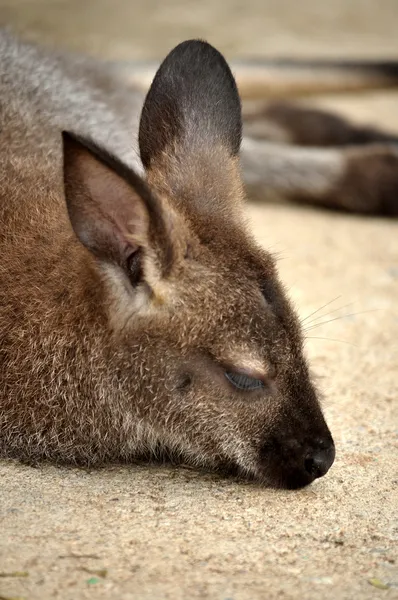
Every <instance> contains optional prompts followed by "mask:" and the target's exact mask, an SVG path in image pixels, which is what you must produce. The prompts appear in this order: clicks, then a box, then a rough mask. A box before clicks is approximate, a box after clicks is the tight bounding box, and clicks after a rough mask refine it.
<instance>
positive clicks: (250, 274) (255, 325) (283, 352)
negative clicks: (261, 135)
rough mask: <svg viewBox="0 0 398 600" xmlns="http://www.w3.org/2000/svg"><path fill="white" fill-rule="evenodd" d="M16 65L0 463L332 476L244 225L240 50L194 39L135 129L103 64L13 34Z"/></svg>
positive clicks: (258, 253)
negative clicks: (50, 51) (155, 465)
mask: <svg viewBox="0 0 398 600" xmlns="http://www.w3.org/2000/svg"><path fill="white" fill-rule="evenodd" d="M0 55H1V57H2V59H1V62H0V65H1V66H0V68H1V77H0V81H1V89H0V93H1V96H0V97H1V99H2V100H1V102H2V104H1V130H2V134H1V137H0V156H1V165H2V166H1V168H2V179H1V184H0V223H1V228H2V235H1V237H0V252H1V254H0V256H1V262H0V311H1V312H0V342H1V343H0V454H1V455H2V456H9V457H18V458H21V459H24V460H29V461H32V460H39V459H50V460H53V461H56V462H71V463H75V464H89V465H94V464H99V463H103V462H105V461H109V460H132V459H134V458H135V457H137V456H142V455H145V456H150V455H151V456H153V455H159V454H173V455H174V456H175V457H179V458H181V459H182V460H188V461H190V462H191V463H192V464H201V465H205V466H207V467H209V468H216V469H217V468H225V467H226V468H227V469H230V470H237V471H239V472H241V473H243V474H245V475H247V476H251V477H255V478H257V479H258V480H260V481H262V482H265V483H268V484H273V485H282V486H287V487H300V486H302V485H306V484H308V483H310V482H311V481H313V479H314V478H316V477H319V476H321V475H323V474H325V473H326V471H327V470H328V468H329V467H330V465H331V464H332V462H333V459H334V445H333V441H332V438H331V435H330V432H329V430H328V428H327V425H326V423H325V421H324V418H323V416H322V412H321V409H320V406H319V402H318V398H317V394H316V391H315V389H314V387H313V384H312V382H311V380H310V376H309V373H308V367H307V364H306V361H305V358H304V356H303V352H302V336H301V331H300V327H299V323H298V320H297V318H296V315H295V313H294V311H293V310H292V308H291V306H290V303H289V301H288V299H287V297H286V294H285V292H284V290H283V287H282V286H281V284H280V283H279V280H278V277H277V273H276V268H275V264H274V260H273V258H272V257H271V256H270V255H269V254H268V253H267V252H265V251H264V250H263V249H261V248H259V247H258V245H257V244H256V243H255V241H254V240H253V238H252V236H251V235H250V233H249V232H248V231H247V227H246V225H245V222H244V217H243V202H242V200H243V196H244V194H243V188H242V182H241V174H240V165H239V146H240V138H241V111H240V100H239V96H238V93H237V89H236V85H235V83H234V80H233V77H232V75H231V72H230V70H229V67H228V65H227V64H226V62H225V60H224V59H223V57H222V56H221V55H220V54H219V53H218V52H217V51H216V50H215V49H214V48H212V47H211V46H210V45H208V44H206V43H205V42H201V41H195V40H193V41H189V42H185V43H183V44H181V45H180V46H177V48H176V49H174V50H173V51H172V53H171V54H170V55H169V56H168V57H167V58H166V60H165V61H164V63H163V64H162V65H161V67H160V69H159V71H158V73H157V75H156V77H155V80H154V83H153V86H152V88H151V89H150V91H149V93H148V96H147V98H146V100H145V102H144V105H143V106H144V107H143V111H142V117H141V122H140V126H139V135H138V131H137V126H138V122H139V119H138V117H139V113H138V110H137V105H138V104H139V103H140V102H142V99H141V98H140V95H139V94H138V93H137V94H136V95H135V94H133V93H132V92H131V90H129V89H128V88H124V87H123V86H122V85H121V84H119V83H118V82H117V79H116V78H115V79H114V78H113V76H112V74H111V73H110V72H108V71H107V70H106V69H104V70H103V71H102V70H101V68H100V67H99V66H98V65H96V64H95V63H91V62H89V61H88V62H85V61H84V60H80V59H69V58H64V57H62V56H57V55H50V56H48V55H46V54H45V53H42V52H41V51H40V50H37V49H36V48H34V47H31V46H29V45H24V44H22V43H20V42H18V41H16V40H15V39H14V38H13V37H12V36H10V35H9V34H6V33H2V34H1V36H0ZM61 132H63V135H61ZM137 137H138V138H139V149H138V148H137V147H136V146H135V141H136V139H137ZM138 150H139V152H140V155H141V158H142V163H143V164H142V163H141V161H140V159H139V157H138Z"/></svg>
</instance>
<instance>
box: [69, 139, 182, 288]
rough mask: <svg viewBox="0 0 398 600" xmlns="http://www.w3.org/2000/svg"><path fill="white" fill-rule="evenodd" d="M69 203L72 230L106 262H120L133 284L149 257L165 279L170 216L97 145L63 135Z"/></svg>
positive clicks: (139, 181)
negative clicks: (144, 261)
mask: <svg viewBox="0 0 398 600" xmlns="http://www.w3.org/2000/svg"><path fill="white" fill-rule="evenodd" d="M63 150H64V185H65V199H66V204H67V209H68V214H69V218H70V222H71V225H72V227H73V230H74V232H75V234H76V236H77V237H78V239H79V240H80V241H81V242H82V244H83V245H84V246H86V248H87V249H88V250H90V251H91V252H92V253H93V254H94V255H95V256H96V257H97V258H98V259H99V260H101V261H102V262H107V263H113V264H117V265H118V266H119V267H121V268H122V269H124V270H125V272H127V274H128V276H129V278H130V280H131V281H132V283H133V284H136V283H137V279H138V278H139V277H140V276H141V275H142V272H141V268H142V263H143V260H142V258H143V257H145V258H146V264H147V265H148V261H150V262H151V263H152V267H153V268H151V271H152V272H154V271H156V272H157V273H159V277H165V276H167V274H168V273H169V271H170V269H171V267H172V263H173V260H174V249H175V239H174V237H173V235H172V229H173V227H172V223H171V221H170V216H169V215H168V214H166V211H165V210H164V208H163V205H162V203H161V202H160V199H159V198H158V197H157V196H156V195H154V193H153V192H152V191H151V190H150V189H149V187H148V186H147V184H146V183H145V182H144V181H143V180H142V179H141V178H140V177H139V176H138V175H137V174H136V173H134V172H133V171H131V170H130V169H129V168H128V167H126V166H125V165H123V164H122V163H120V162H119V161H118V160H117V159H115V158H114V157H112V156H111V155H109V154H107V153H106V152H105V151H104V150H103V149H100V148H98V147H97V146H95V145H94V144H92V143H90V142H88V141H86V140H84V141H83V140H81V139H79V138H77V137H75V136H73V135H71V134H68V133H66V132H64V133H63Z"/></svg>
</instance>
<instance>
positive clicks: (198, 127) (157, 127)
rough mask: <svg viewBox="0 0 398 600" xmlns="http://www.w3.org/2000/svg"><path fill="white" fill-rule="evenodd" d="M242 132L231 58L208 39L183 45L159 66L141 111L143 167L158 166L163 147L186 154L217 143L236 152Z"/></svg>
mask: <svg viewBox="0 0 398 600" xmlns="http://www.w3.org/2000/svg"><path fill="white" fill-rule="evenodd" d="M241 137H242V117H241V105H240V99H239V94H238V90H237V86H236V83H235V80H234V78H233V75H232V73H231V71H230V68H229V67H228V64H227V62H226V61H225V59H224V58H223V56H222V55H221V54H220V53H219V52H218V51H217V50H216V49H215V48H213V47H212V46H211V45H210V44H208V43H206V42H203V41H199V40H190V41H187V42H183V43H182V44H179V45H178V46H177V47H176V48H175V49H174V50H172V51H171V52H170V54H169V55H168V56H167V57H166V58H165V60H164V61H163V63H162V64H161V66H160V68H159V70H158V71H157V73H156V75H155V78H154V80H153V83H152V85H151V87H150V90H149V92H148V94H147V97H146V100H145V103H144V107H143V110H142V115H141V122H140V130H139V146H140V154H141V160H142V162H143V165H144V167H145V168H146V169H150V168H152V167H154V166H155V165H156V161H157V159H158V158H159V157H161V155H162V153H164V152H165V153H167V154H174V155H177V157H179V156H181V157H186V153H187V152H188V153H189V154H190V155H191V156H194V155H195V152H196V151H197V150H201V151H202V152H203V151H206V150H208V149H209V148H213V147H214V146H216V147H223V148H224V149H225V150H226V151H227V152H228V154H229V155H230V156H236V155H237V154H238V152H239V148H240V143H241Z"/></svg>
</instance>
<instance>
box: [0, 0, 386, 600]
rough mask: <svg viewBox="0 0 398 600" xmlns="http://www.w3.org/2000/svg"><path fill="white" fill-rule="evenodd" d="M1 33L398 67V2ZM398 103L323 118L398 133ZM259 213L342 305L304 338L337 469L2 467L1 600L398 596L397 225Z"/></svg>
mask: <svg viewBox="0 0 398 600" xmlns="http://www.w3.org/2000/svg"><path fill="white" fill-rule="evenodd" d="M0 21H1V22H3V23H4V22H7V23H14V24H15V25H16V27H17V28H18V29H20V30H22V31H25V32H28V33H29V35H30V36H31V37H33V38H36V39H41V40H43V41H46V42H53V43H57V44H64V45H66V46H69V47H72V48H74V49H82V50H87V51H89V52H91V53H93V54H98V55H102V56H109V57H124V58H129V57H140V56H145V57H146V56H158V57H161V56H162V54H164V53H165V52H166V51H167V50H168V49H169V48H170V47H171V46H172V45H173V44H174V43H177V42H178V41H180V40H181V39H183V38H187V37H191V36H202V37H206V38H207V39H209V40H210V41H212V42H213V43H215V44H216V45H218V46H219V47H220V48H221V49H222V50H224V51H225V52H226V53H227V54H228V56H234V55H239V54H241V55H250V54H251V55H253V54H258V55H261V54H262V55H275V54H297V55H307V56H310V55H313V54H318V55H323V56H342V55H344V54H347V53H348V54H351V55H352V56H370V55H377V56H389V55H390V56H396V57H398V37H397V35H396V31H397V26H398V5H397V2H396V0H390V1H389V0H379V1H378V2H377V3H376V2H375V1H374V0H369V1H366V0H355V1H354V0H351V1H347V0H334V2H333V3H326V2H319V1H318V0H306V1H305V2H301V3H296V2H293V1H292V2H288V1H287V0H274V1H272V0H267V1H265V0H257V2H247V3H243V2H223V3H221V2H216V1H215V0H202V1H201V2H200V3H199V2H188V1H187V2H181V1H180V2H178V1H176V0H174V1H173V2H160V1H158V2H156V1H155V0H147V1H146V2H145V3H143V2H139V3H138V2H132V1H130V2H129V1H128V0H113V1H112V0H108V1H105V0H96V1H95V0H90V1H89V0H86V1H82V0H79V1H75V0H71V1H69V2H67V1H64V0H23V1H17V0H6V1H4V0H0ZM397 98H398V96H397V94H392V93H389V94H383V93H377V94H376V93H375V94H368V95H366V96H362V97H361V98H357V97H355V96H349V95H345V96H340V97H338V98H320V99H318V103H319V104H321V105H324V106H329V107H335V108H338V109H339V110H341V112H342V113H344V114H347V115H350V116H352V117H353V118H356V119H358V120H364V119H365V120H368V121H371V122H373V123H379V124H382V125H385V126H388V125H390V127H392V128H395V129H396V130H397V131H398V103H397ZM249 211H250V214H251V216H252V217H253V226H254V228H255V231H256V233H257V235H258V237H259V239H260V240H261V242H262V243H264V245H265V246H267V247H268V248H271V249H272V250H273V251H276V252H278V253H279V254H280V257H281V260H280V271H281V274H282V278H283V280H284V281H285V282H286V283H287V284H288V286H289V287H290V290H291V295H292V297H293V298H294V300H295V301H296V304H297V307H298V310H299V312H300V314H301V315H302V316H303V317H305V316H306V315H309V314H310V313H312V312H313V311H316V310H317V309H319V308H320V307H321V306H323V305H325V307H324V308H323V309H321V310H319V311H318V312H316V313H315V314H314V315H313V316H312V317H311V318H309V319H308V320H307V321H305V323H306V324H309V325H310V327H309V330H308V332H307V333H308V341H307V350H308V354H309V356H310V358H311V361H312V365H313V368H314V370H315V372H316V374H317V377H318V379H319V385H320V386H321V388H322V390H323V392H324V395H325V412H326V415H327V418H328V422H329V424H330V427H331V429H332V432H333V434H334V437H335V441H336V444H337V458H336V462H335V465H334V466H333V468H332V470H331V471H330V473H329V474H328V475H327V476H326V477H325V478H323V479H322V480H319V481H318V482H316V483H315V484H313V485H312V486H310V487H309V488H307V489H305V490H302V491H299V492H286V491H274V490H268V489H262V488H260V487H258V486H256V485H254V484H247V483H244V482H240V481H236V480H232V479H231V480H228V479H221V478H219V477H218V476H215V475H209V474H206V473H199V472H196V471H191V470H187V469H179V468H173V467H162V466H151V467H148V466H145V465H141V466H131V467H123V468H120V467H118V466H115V467H110V468H107V469H104V470H101V471H93V472H86V471H82V470H75V469H58V468H54V467H52V466H43V467H42V468H38V469H32V468H29V467H26V466H21V465H19V464H16V463H13V462H6V461H5V462H4V461H3V462H1V463H0V477H1V488H0V598H13V599H14V600H15V599H17V598H19V599H22V598H23V599H25V600H47V599H50V598H61V599H63V600H72V599H73V600H75V599H77V600H80V599H86V598H87V599H102V598H104V599H110V598H112V599H113V598H115V599H118V600H119V599H120V600H129V599H150V598H151V599H152V598H155V599H157V598H159V599H162V598H173V599H179V598H181V599H188V598H211V599H213V598H214V599H217V600H232V599H233V600H246V599H247V600H249V599H270V600H272V599H274V598H275V599H276V598H278V599H279V598H281V599H290V598H291V599H305V600H312V599H323V598H324V599H333V600H336V599H346V600H352V599H357V598H358V599H359V598H360V599H364V600H367V599H373V598H386V599H387V598H388V600H391V599H392V598H398V492H397V489H398V399H397V391H398V374H397V371H398V342H397V340H398V309H397V301H398V223H397V222H388V221H384V220H381V219H365V218H360V217H352V216H347V215H339V214H330V213H327V212H323V211H317V210H312V209H302V208H300V207H295V206H284V205H280V206H266V205H264V206H262V205H258V204H257V205H255V206H250V207H249ZM328 313H329V314H328ZM324 315H325V316H324ZM327 320H331V322H329V323H328V324H322V323H323V322H324V321H327ZM317 323H320V325H319V326H317V327H316V328H312V325H315V324H317ZM5 574H8V576H4V575H5ZM11 575H13V576H11ZM372 579H376V581H373V584H372V583H370V580H372ZM375 586H376V587H375ZM382 588H385V589H382Z"/></svg>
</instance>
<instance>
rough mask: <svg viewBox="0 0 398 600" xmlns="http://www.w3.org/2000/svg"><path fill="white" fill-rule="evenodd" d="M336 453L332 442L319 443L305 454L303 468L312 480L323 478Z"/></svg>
mask: <svg viewBox="0 0 398 600" xmlns="http://www.w3.org/2000/svg"><path fill="white" fill-rule="evenodd" d="M335 454H336V451H335V448H334V443H333V442H328V443H326V442H321V441H320V442H319V445H317V447H315V448H314V449H313V450H311V451H310V452H308V453H307V455H306V458H305V460H304V468H305V470H306V472H307V473H308V474H309V475H311V477H312V478H313V479H316V478H317V477H323V476H324V475H326V473H327V472H328V471H329V469H330V467H331V466H332V464H333V462H334V457H335Z"/></svg>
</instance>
